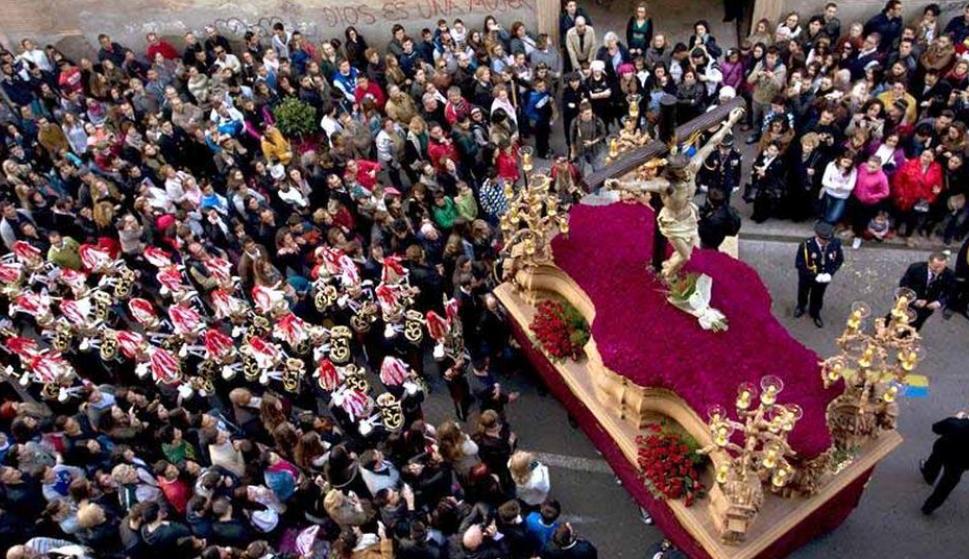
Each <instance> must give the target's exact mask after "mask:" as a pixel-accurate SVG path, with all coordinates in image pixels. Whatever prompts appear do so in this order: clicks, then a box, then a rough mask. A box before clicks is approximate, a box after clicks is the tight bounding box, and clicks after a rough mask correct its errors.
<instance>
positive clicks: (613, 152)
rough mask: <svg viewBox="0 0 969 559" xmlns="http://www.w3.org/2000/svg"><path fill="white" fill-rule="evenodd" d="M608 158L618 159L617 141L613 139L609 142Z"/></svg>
mask: <svg viewBox="0 0 969 559" xmlns="http://www.w3.org/2000/svg"><path fill="white" fill-rule="evenodd" d="M609 157H611V158H613V159H615V158H616V157H619V140H617V139H615V138H613V139H612V140H609Z"/></svg>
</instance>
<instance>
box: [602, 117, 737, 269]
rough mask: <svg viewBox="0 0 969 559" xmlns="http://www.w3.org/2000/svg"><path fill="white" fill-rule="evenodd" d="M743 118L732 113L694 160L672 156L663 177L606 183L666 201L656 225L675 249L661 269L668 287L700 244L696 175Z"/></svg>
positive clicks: (611, 187) (610, 187) (606, 183)
mask: <svg viewBox="0 0 969 559" xmlns="http://www.w3.org/2000/svg"><path fill="white" fill-rule="evenodd" d="M743 115H744V110H743V109H741V108H736V109H734V110H732V111H730V117H729V118H728V119H727V121H726V122H724V123H723V125H722V126H721V127H720V129H719V130H717V132H716V133H715V134H714V135H713V136H712V137H711V138H710V139H709V140H708V141H707V143H706V144H705V145H704V146H703V147H701V148H700V149H699V150H697V152H696V154H695V155H694V156H693V157H692V158H690V159H687V158H686V156H685V155H683V154H678V155H675V156H673V157H672V158H671V159H670V162H669V163H668V164H667V166H666V170H665V171H664V172H663V176H661V177H657V178H655V179H649V180H638V179H634V180H625V181H620V180H618V179H609V180H607V181H606V182H605V186H606V188H609V189H612V190H626V191H629V192H632V193H635V194H644V193H648V192H655V193H657V194H659V196H660V198H661V199H662V201H663V209H662V210H660V212H659V215H657V216H656V222H657V224H658V225H659V230H660V232H661V233H662V234H663V236H665V237H666V238H667V239H668V240H669V242H670V244H672V245H673V249H674V251H673V254H671V255H670V257H669V258H667V259H666V260H665V261H664V262H663V266H662V276H663V279H664V280H665V281H666V282H667V283H669V282H670V281H671V280H673V279H674V278H675V277H676V275H677V274H678V273H679V271H680V270H681V269H682V268H683V266H684V265H685V264H686V263H687V262H688V261H689V260H690V256H691V255H692V254H693V247H695V246H697V245H699V242H700V235H699V233H698V231H697V229H698V223H699V218H698V210H697V207H696V204H694V203H693V197H694V196H695V195H696V172H697V171H698V170H699V169H700V166H701V165H703V162H704V161H706V159H707V157H708V156H709V155H710V154H711V153H713V150H714V149H716V148H717V145H719V144H720V140H722V139H723V138H724V136H726V135H727V134H728V133H729V132H730V130H731V128H733V125H734V124H736V123H737V121H739V120H740V119H741V118H742V117H743Z"/></svg>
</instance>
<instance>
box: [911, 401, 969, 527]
mask: <svg viewBox="0 0 969 559" xmlns="http://www.w3.org/2000/svg"><path fill="white" fill-rule="evenodd" d="M932 432H933V433H935V434H936V435H939V438H938V439H936V441H935V444H934V445H932V454H930V455H929V458H928V460H922V461H921V462H919V470H921V471H922V477H923V478H925V482H926V483H928V484H929V485H935V490H934V491H933V492H932V494H931V495H929V498H928V499H926V500H925V504H923V505H922V514H926V515H928V514H932V511H934V510H935V509H937V508H939V507H940V506H941V505H942V503H944V502H945V499H946V497H948V496H949V493H951V492H952V490H953V489H955V487H956V485H958V484H959V479H960V478H961V477H962V473H963V472H965V471H966V470H967V469H969V417H967V414H966V412H965V411H960V412H959V413H957V414H955V415H954V416H952V417H948V418H946V419H943V420H942V421H939V422H938V423H936V424H935V425H933V426H932ZM940 472H941V473H942V478H941V479H939V483H938V484H936V483H935V482H936V479H938V478H939V473H940Z"/></svg>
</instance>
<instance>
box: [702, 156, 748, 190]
mask: <svg viewBox="0 0 969 559" xmlns="http://www.w3.org/2000/svg"><path fill="white" fill-rule="evenodd" d="M740 166H741V157H740V152H739V151H737V150H735V149H731V150H730V151H729V152H727V153H726V154H724V153H723V152H722V151H721V150H719V149H718V150H714V152H713V153H711V154H710V156H709V157H707V160H706V161H704V162H703V167H701V168H700V170H699V171H698V172H697V177H696V179H697V180H696V182H697V184H702V185H704V186H706V187H707V188H719V189H721V190H723V191H724V192H726V193H728V194H729V193H730V192H731V191H732V190H733V189H734V188H736V187H738V186H740Z"/></svg>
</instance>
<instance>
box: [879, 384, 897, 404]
mask: <svg viewBox="0 0 969 559" xmlns="http://www.w3.org/2000/svg"><path fill="white" fill-rule="evenodd" d="M897 396H898V386H896V385H894V384H893V385H891V386H889V387H888V390H886V391H885V394H884V395H883V396H882V400H885V402H887V403H889V404H891V403H892V402H894V401H895V398H896V397H897Z"/></svg>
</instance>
